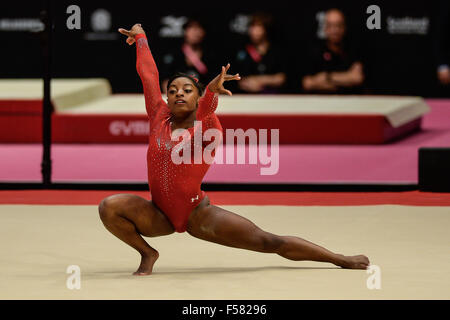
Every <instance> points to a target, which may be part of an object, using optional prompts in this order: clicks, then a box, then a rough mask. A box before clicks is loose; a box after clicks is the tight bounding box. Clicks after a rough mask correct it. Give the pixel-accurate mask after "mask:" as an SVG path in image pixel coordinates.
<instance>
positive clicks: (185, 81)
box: [167, 77, 200, 117]
mask: <svg viewBox="0 0 450 320" xmlns="http://www.w3.org/2000/svg"><path fill="white" fill-rule="evenodd" d="M199 98H200V95H199V92H198V89H197V88H196V87H195V86H194V84H193V83H192V81H191V80H190V79H189V78H184V77H179V78H176V79H175V80H173V81H172V83H171V84H170V86H169V88H168V90H167V104H168V106H169V109H170V112H171V113H172V114H173V115H175V116H181V117H182V116H184V115H186V114H188V113H191V112H192V111H194V110H195V109H196V108H197V105H198V100H199Z"/></svg>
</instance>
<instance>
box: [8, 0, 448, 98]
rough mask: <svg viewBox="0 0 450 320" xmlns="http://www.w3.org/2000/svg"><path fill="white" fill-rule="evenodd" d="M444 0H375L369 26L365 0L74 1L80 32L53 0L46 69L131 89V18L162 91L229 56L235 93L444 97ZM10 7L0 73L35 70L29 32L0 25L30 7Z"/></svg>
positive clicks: (204, 74) (35, 45) (207, 72)
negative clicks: (124, 31) (174, 78)
mask: <svg viewBox="0 0 450 320" xmlns="http://www.w3.org/2000/svg"><path fill="white" fill-rule="evenodd" d="M449 3H450V2H449V1H448V0H447V1H433V2H429V3H427V2H426V1H408V2H406V1H395V3H393V2H392V1H390V2H389V1H379V2H378V3H377V5H378V7H379V8H380V16H379V19H380V21H381V25H380V29H369V28H368V27H367V24H366V22H367V19H368V18H369V17H370V16H371V14H370V13H368V12H367V11H366V10H367V7H368V6H369V5H370V4H371V3H370V2H368V1H358V2H357V3H355V2H354V1H352V2H346V1H341V2H330V1H321V0H319V1H316V2H314V3H308V4H298V6H295V8H294V7H293V6H292V4H287V3H285V2H280V3H277V4H272V5H271V6H267V5H264V4H260V5H258V6H255V4H254V3H251V2H250V3H249V4H246V3H241V4H238V3H233V2H229V3H227V4H226V5H225V4H224V5H223V6H222V9H218V8H220V6H213V5H211V6H208V5H207V4H204V3H203V2H198V3H197V4H195V3H191V4H189V5H188V4H186V5H179V4H178V2H176V5H171V4H170V3H167V4H162V3H160V4H158V8H156V7H154V4H152V3H151V2H142V3H137V4H135V5H134V6H132V7H130V6H127V7H123V6H120V5H117V6H116V7H115V5H114V4H111V3H109V2H108V5H106V2H105V3H103V2H102V1H95V3H93V2H90V3H81V4H80V8H81V12H82V26H81V29H80V30H67V28H65V19H66V18H67V16H68V15H67V14H66V13H65V11H64V10H65V7H66V6H68V5H69V2H67V1H61V2H58V3H57V4H56V7H55V39H54V40H55V41H54V62H53V64H54V68H53V69H54V76H55V77H81V78H83V77H105V78H108V79H109V80H110V81H111V84H112V87H113V90H114V91H115V92H117V93H120V92H139V91H140V90H141V88H140V86H139V82H138V79H137V77H136V75H135V74H134V72H135V70H134V68H133V63H134V56H133V55H134V52H132V50H130V48H128V47H127V46H126V45H125V42H124V39H122V37H121V36H120V35H119V34H118V33H117V28H119V27H124V28H130V27H131V26H132V25H133V24H134V23H141V24H142V25H143V27H144V29H145V30H146V32H147V36H148V38H149V42H150V47H151V49H152V52H153V54H154V57H155V60H156V62H157V65H158V68H159V71H160V76H161V84H162V86H161V87H162V88H163V89H164V88H165V83H166V81H167V79H168V78H169V77H170V75H172V74H174V73H175V72H186V73H189V74H192V75H194V76H196V77H198V78H199V79H200V81H202V82H203V83H207V82H208V81H209V80H211V79H212V78H213V77H214V76H215V75H216V74H217V73H218V72H219V71H220V66H221V65H225V64H226V63H228V62H229V63H231V66H232V67H231V70H230V72H231V73H239V74H240V75H241V76H242V80H241V81H239V82H237V83H235V84H231V85H232V86H233V85H234V87H232V88H231V89H232V90H233V92H236V93H252V94H255V93H261V94H264V93H285V94H302V93H313V94H320V93H324V94H395V95H421V96H425V97H448V96H450V68H449V65H450V49H449V47H450V5H449ZM102 4H104V6H102ZM337 4H339V5H337ZM20 7H21V6H20V4H17V8H16V10H14V5H12V6H11V4H10V3H9V4H8V10H9V12H7V11H5V10H3V11H2V12H1V14H2V15H3V18H1V21H0V37H3V39H4V41H2V43H8V45H7V46H6V50H5V49H4V50H2V52H1V53H0V54H1V63H2V72H1V74H0V77H2V78H17V77H19V78H20V77H39V76H40V72H41V69H40V66H41V64H42V63H41V61H40V59H41V56H40V51H39V40H38V39H37V38H38V37H36V35H34V34H33V32H26V31H27V30H25V29H26V28H25V29H24V30H16V31H17V32H1V31H11V28H9V30H8V27H7V26H8V22H9V23H10V22H11V21H13V19H20V18H17V17H20V16H27V17H32V16H33V12H36V10H37V7H39V6H36V8H33V6H32V5H31V6H30V7H27V8H26V9H24V8H20ZM103 7H105V8H108V10H106V9H103ZM24 10H28V12H27V13H26V14H24V13H23V12H24ZM5 26H6V27H5ZM12 31H14V30H12ZM28 31H30V30H28Z"/></svg>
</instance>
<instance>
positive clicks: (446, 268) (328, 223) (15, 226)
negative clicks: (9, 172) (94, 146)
mask: <svg viewBox="0 0 450 320" xmlns="http://www.w3.org/2000/svg"><path fill="white" fill-rule="evenodd" d="M223 207H224V208H227V209H228V210H232V211H234V212H236V213H239V214H241V215H242V216H245V217H247V218H249V219H251V220H252V221H254V222H255V223H256V224H258V225H259V226H260V227H262V228H263V229H265V230H267V231H271V232H273V233H277V234H284V235H297V236H300V237H302V238H305V239H308V240H310V241H312V242H315V243H317V244H319V245H322V246H325V247H327V248H328V249H330V250H333V251H335V252H340V253H343V254H359V253H364V254H366V255H367V256H368V257H369V258H370V260H371V263H372V264H374V265H378V266H379V267H380V268H381V289H379V290H377V289H373V290H369V289H368V288H367V286H366V281H367V278H368V277H369V276H370V275H369V274H368V273H366V271H365V270H344V269H340V268H337V267H335V266H334V265H332V264H328V263H317V262H310V261H300V262H295V261H289V260H285V259H283V258H281V257H279V256H277V255H271V254H263V253H256V252H250V251H245V250H239V249H234V248H227V247H222V246H219V245H216V244H213V243H208V242H205V241H202V240H198V239H195V238H192V237H191V236H189V235H188V234H187V233H184V234H173V235H170V236H166V237H161V238H153V239H150V238H147V239H148V240H149V243H150V244H151V245H153V246H154V247H155V248H156V249H158V250H159V252H160V259H159V260H158V262H157V264H156V265H155V269H154V274H153V275H151V276H147V277H134V276H132V275H131V273H132V272H133V271H134V270H135V269H136V268H137V266H138V263H139V256H138V254H137V253H136V252H135V251H134V250H133V249H131V248H130V247H128V246H127V245H126V244H124V243H122V242H121V241H120V240H118V239H116V238H115V237H114V236H113V235H111V234H110V233H108V232H107V231H106V229H104V227H103V225H102V224H101V222H100V220H99V218H98V214H97V208H96V206H35V205H34V206H28V205H2V206H0V235H1V241H0V252H1V256H0V299H449V298H450V254H449V253H450V251H449V244H450V232H449V230H450V228H449V227H450V207H408V206H392V205H382V206H360V207H293V206H223ZM69 265H78V266H79V267H80V268H81V289H80V290H69V289H68V288H67V287H66V280H67V278H68V276H69V274H67V273H66V269H67V267H68V266H69Z"/></svg>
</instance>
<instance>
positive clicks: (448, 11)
mask: <svg viewBox="0 0 450 320" xmlns="http://www.w3.org/2000/svg"><path fill="white" fill-rule="evenodd" d="M438 8H439V15H438V18H437V28H436V37H435V39H436V41H435V42H436V43H435V49H436V50H435V51H436V60H437V78H438V80H439V83H440V85H441V86H442V88H440V89H441V90H442V91H443V92H445V91H447V95H448V91H449V90H448V87H447V86H448V85H450V39H449V37H450V21H449V19H450V4H449V2H448V0H447V1H440V2H439V6H438Z"/></svg>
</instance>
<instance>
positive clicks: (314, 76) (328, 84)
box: [302, 9, 364, 93]
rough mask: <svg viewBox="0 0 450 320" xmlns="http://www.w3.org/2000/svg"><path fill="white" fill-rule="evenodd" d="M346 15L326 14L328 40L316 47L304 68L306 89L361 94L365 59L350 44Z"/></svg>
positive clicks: (315, 91) (339, 12)
mask: <svg viewBox="0 0 450 320" xmlns="http://www.w3.org/2000/svg"><path fill="white" fill-rule="evenodd" d="M345 36H346V22H345V16H344V14H343V12H342V11H340V10H338V9H330V10H328V11H327V12H326V14H325V40H324V41H322V42H320V43H319V44H318V45H317V46H316V47H314V48H313V49H312V50H311V51H310V53H309V57H308V58H307V61H306V63H305V68H304V77H303V78H302V88H303V91H304V92H314V93H319V92H322V93H359V92H361V89H362V84H363V82H364V70H363V64H362V62H361V60H362V59H361V57H360V55H359V54H358V52H357V51H356V50H355V48H354V47H352V46H350V45H349V43H348V42H347V41H346V40H347V39H346V37H345Z"/></svg>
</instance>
